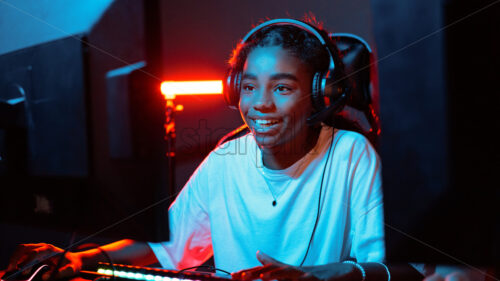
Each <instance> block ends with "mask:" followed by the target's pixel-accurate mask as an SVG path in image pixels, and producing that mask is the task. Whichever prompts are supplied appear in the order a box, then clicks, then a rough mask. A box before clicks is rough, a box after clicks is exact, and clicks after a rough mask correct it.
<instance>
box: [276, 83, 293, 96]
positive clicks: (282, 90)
mask: <svg viewBox="0 0 500 281" xmlns="http://www.w3.org/2000/svg"><path fill="white" fill-rule="evenodd" d="M274 90H275V91H276V92H278V93H281V94H287V93H289V92H291V91H292V89H291V88H290V87H287V86H285V85H278V86H276V88H274Z"/></svg>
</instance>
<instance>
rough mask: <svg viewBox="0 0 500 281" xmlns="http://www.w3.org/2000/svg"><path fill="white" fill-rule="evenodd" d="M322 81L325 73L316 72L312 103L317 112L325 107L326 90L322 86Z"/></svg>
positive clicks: (313, 82)
mask: <svg viewBox="0 0 500 281" xmlns="http://www.w3.org/2000/svg"><path fill="white" fill-rule="evenodd" d="M322 81H323V74H322V73H321V72H316V73H315V74H314V76H313V81H312V89H311V99H312V105H313V107H314V110H315V111H316V112H320V111H321V110H323V109H324V108H325V101H324V92H323V90H322V87H321V83H322Z"/></svg>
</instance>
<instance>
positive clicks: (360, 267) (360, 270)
mask: <svg viewBox="0 0 500 281" xmlns="http://www.w3.org/2000/svg"><path fill="white" fill-rule="evenodd" d="M342 263H348V264H352V265H354V266H355V267H356V268H357V269H358V270H359V272H360V273H361V281H365V279H366V272H365V269H364V268H363V267H362V266H361V265H360V264H359V263H357V262H353V261H344V262H342Z"/></svg>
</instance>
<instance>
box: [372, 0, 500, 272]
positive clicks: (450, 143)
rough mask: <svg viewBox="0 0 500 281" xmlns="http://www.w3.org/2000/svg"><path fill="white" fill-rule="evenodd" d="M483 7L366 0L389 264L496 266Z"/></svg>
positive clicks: (490, 83)
mask: <svg viewBox="0 0 500 281" xmlns="http://www.w3.org/2000/svg"><path fill="white" fill-rule="evenodd" d="M491 3H492V1H479V2H476V3H474V4H471V3H469V2H467V1H418V2H415V1H403V2H402V1H378V0H374V1H372V4H373V17H374V30H375V38H376V42H377V48H378V57H379V74H380V100H381V105H380V109H381V120H382V140H381V156H382V162H383V167H384V168H383V180H384V192H385V204H386V208H385V211H386V241H387V248H388V258H389V260H395V261H396V260H398V261H407V260H415V261H433V262H441V263H459V262H467V263H469V264H491V263H493V261H494V260H495V259H496V260H498V255H496V254H494V252H498V251H496V250H493V249H495V247H496V248H498V242H497V241H496V240H497V238H494V237H495V235H496V234H495V233H497V234H498V222H499V221H500V219H499V218H498V215H497V213H498V212H496V211H495V208H494V205H495V203H494V202H496V201H497V200H498V199H499V193H498V192H499V191H498V187H497V186H498V185H497V184H495V182H496V180H495V179H494V178H493V177H492V175H493V171H494V170H498V168H499V161H498V157H499V156H498V151H497V150H496V149H494V146H495V145H494V144H493V143H494V142H491V141H490V140H492V139H493V137H492V134H494V133H495V132H497V131H498V129H499V127H498V126H499V124H498V122H497V120H498V118H497V117H496V116H495V114H494V112H496V111H497V110H496V109H495V106H496V105H497V104H498V96H497V95H495V94H493V93H495V92H498V86H496V82H495V81H494V79H492V77H493V76H495V75H496V74H495V73H496V71H494V70H493V69H494V68H495V65H497V63H498V54H497V53H496V51H493V50H497V49H498V48H496V49H495V47H494V46H498V39H497V36H494V35H493V34H497V33H498V26H499V23H498V18H499V15H500V14H499V12H498V8H497V7H493V6H491V7H489V8H487V9H483V8H484V7H487V6H488V4H491ZM495 227H496V228H497V229H496V230H495ZM495 231H496V232H495Z"/></svg>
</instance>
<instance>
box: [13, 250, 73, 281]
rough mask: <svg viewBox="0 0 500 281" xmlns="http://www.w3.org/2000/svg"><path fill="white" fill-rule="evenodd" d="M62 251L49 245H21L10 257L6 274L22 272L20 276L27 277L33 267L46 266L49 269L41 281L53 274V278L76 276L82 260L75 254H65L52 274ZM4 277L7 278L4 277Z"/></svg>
mask: <svg viewBox="0 0 500 281" xmlns="http://www.w3.org/2000/svg"><path fill="white" fill-rule="evenodd" d="M63 252H64V250H63V249H60V248H58V247H55V246H53V245H50V244H45V243H40V244H21V245H19V246H18V247H17V249H16V250H15V251H14V254H13V255H12V257H11V259H10V262H9V265H8V267H7V270H6V271H7V272H17V271H20V270H22V275H27V274H29V272H31V271H32V269H33V267H38V266H39V265H42V264H47V265H48V266H49V267H50V269H49V270H48V271H47V272H45V273H44V274H43V275H42V279H43V280H47V279H49V277H51V276H52V274H54V275H53V276H54V278H69V277H73V276H75V275H76V274H78V273H79V272H80V271H81V269H82V260H81V257H80V256H79V255H78V254H77V253H72V252H67V253H66V254H65V255H64V257H63V259H62V261H61V263H60V267H59V269H58V270H57V272H55V273H53V270H54V268H55V267H56V266H57V263H58V262H59V259H60V257H61V254H62V253H63ZM4 277H8V276H7V275H5V276H4Z"/></svg>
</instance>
